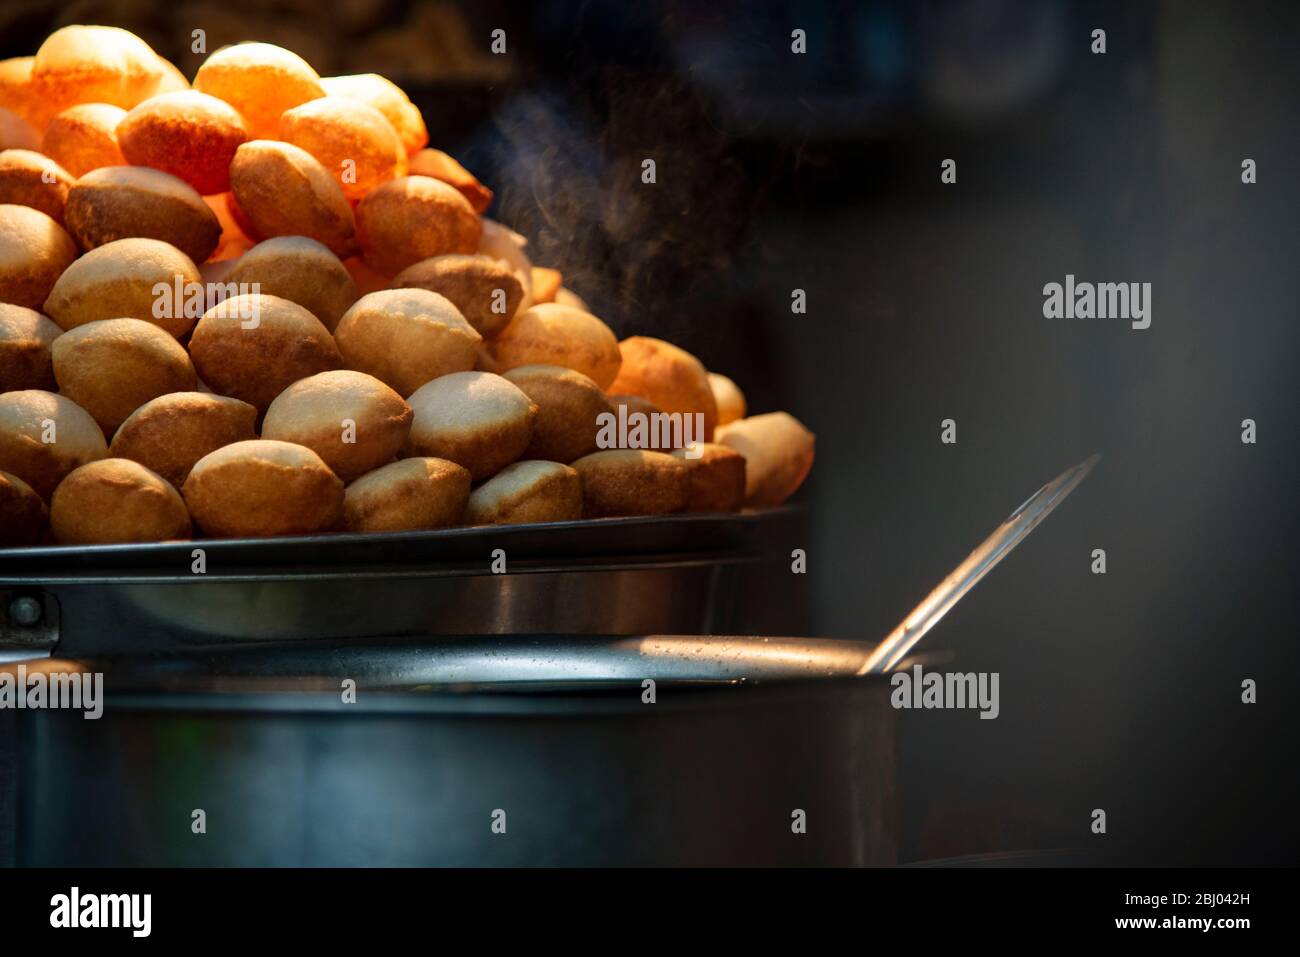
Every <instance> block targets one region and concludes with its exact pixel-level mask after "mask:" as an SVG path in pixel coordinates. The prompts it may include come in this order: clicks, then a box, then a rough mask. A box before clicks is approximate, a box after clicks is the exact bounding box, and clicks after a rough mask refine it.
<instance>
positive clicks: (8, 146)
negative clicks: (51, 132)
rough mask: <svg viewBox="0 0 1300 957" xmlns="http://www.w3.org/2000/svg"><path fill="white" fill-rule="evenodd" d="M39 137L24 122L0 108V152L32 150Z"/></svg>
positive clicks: (38, 142)
mask: <svg viewBox="0 0 1300 957" xmlns="http://www.w3.org/2000/svg"><path fill="white" fill-rule="evenodd" d="M40 145H41V135H40V134H39V133H37V132H36V130H35V128H34V127H32V125H31V124H29V123H28V122H27V121H26V120H24V119H23V118H22V117H21V116H19V115H18V114H17V113H13V112H11V111H9V110H6V109H5V108H4V107H2V106H0V150H34V149H39V148H40Z"/></svg>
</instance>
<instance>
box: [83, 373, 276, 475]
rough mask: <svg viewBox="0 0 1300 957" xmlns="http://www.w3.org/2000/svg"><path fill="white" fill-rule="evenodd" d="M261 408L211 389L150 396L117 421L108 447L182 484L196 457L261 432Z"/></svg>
mask: <svg viewBox="0 0 1300 957" xmlns="http://www.w3.org/2000/svg"><path fill="white" fill-rule="evenodd" d="M256 424H257V409H255V408H253V407H252V406H251V405H249V404H248V403H247V402H242V401H240V400H239V399H232V398H230V397H229V396H225V395H213V394H212V393H210V392H170V393H168V394H167V395H160V396H158V398H156V399H150V400H149V401H148V402H146V403H145V404H144V405H142V406H140V408H138V409H136V410H135V411H134V412H132V413H131V414H130V415H129V416H127V418H126V421H125V422H123V423H122V424H121V425H120V426H118V429H117V432H116V433H115V434H114V435H113V441H112V443H111V444H110V445H109V447H108V452H109V454H110V455H112V456H113V457H114V458H122V459H130V460H131V461H133V462H139V463H140V464H141V465H143V466H145V467H146V468H150V469H153V471H155V472H157V473H158V474H159V475H161V476H162V477H163V478H165V479H166V480H167V481H169V482H171V483H172V484H173V485H175V486H176V487H177V488H180V487H181V486H182V485H184V484H185V479H186V478H188V477H189V474H190V469H192V468H193V467H194V463H195V462H197V461H198V460H199V459H201V458H203V456H205V455H207V454H208V453H209V452H215V451H216V450H217V449H219V448H221V447H222V446H223V445H230V444H231V443H232V442H243V441H245V440H247V439H255V438H257V430H256Z"/></svg>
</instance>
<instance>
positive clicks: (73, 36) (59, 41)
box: [32, 25, 165, 115]
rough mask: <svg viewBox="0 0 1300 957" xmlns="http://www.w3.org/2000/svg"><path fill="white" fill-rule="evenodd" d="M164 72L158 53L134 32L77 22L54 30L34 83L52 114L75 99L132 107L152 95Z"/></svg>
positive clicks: (36, 66) (34, 69)
mask: <svg viewBox="0 0 1300 957" xmlns="http://www.w3.org/2000/svg"><path fill="white" fill-rule="evenodd" d="M164 75H165V73H164V70H163V67H162V63H161V62H160V60H159V58H158V54H156V53H154V51H153V50H152V49H150V47H149V44H147V43H145V42H144V41H143V40H141V39H140V38H139V37H138V36H136V35H135V34H133V33H129V32H127V31H126V30H121V29H118V28H117V27H99V26H82V25H74V26H67V27H63V28H62V29H60V30H55V31H54V32H53V33H51V34H50V35H49V36H48V37H47V38H46V39H45V42H44V43H42V44H41V47H40V49H39V50H37V51H36V60H35V62H34V63H33V64H32V87H33V92H34V93H36V94H37V96H39V98H40V100H41V102H42V103H43V104H44V107H45V110H46V111H47V115H53V114H55V113H58V112H59V111H60V110H65V109H67V108H68V107H69V106H72V105H73V104H76V103H110V104H112V105H113V106H120V107H122V108H123V109H126V110H129V109H130V108H131V107H133V106H135V105H136V104H137V103H139V102H140V101H141V100H143V99H146V98H147V97H150V96H152V95H153V94H154V93H155V92H156V91H157V89H158V85H159V83H161V82H162V79H163V77H164Z"/></svg>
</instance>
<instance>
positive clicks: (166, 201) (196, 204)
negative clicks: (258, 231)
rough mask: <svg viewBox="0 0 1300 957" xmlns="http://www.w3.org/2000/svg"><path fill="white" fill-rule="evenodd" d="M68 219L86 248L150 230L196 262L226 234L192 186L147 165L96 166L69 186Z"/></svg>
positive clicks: (149, 233)
mask: <svg viewBox="0 0 1300 957" xmlns="http://www.w3.org/2000/svg"><path fill="white" fill-rule="evenodd" d="M63 221H64V223H65V224H66V225H67V228H68V232H69V233H70V234H71V235H72V237H73V238H74V239H76V240H77V242H78V243H79V244H80V245H81V248H82V249H87V250H89V249H94V248H95V247H96V246H103V245H104V244H105V243H111V242H113V240H115V239H126V238H127V237H128V236H145V237H148V238H149V239H161V240H162V241H163V242H165V243H171V244H172V245H173V246H175V247H176V248H177V249H179V250H180V251H181V252H183V253H184V254H185V255H187V256H189V257H190V259H192V260H194V261H195V262H196V263H201V262H203V261H204V260H205V259H207V258H208V256H209V255H211V253H212V251H213V250H214V249H216V248H217V242H218V240H219V239H220V238H221V224H220V223H218V222H217V217H216V216H215V215H213V213H212V210H210V209H208V206H207V204H206V203H204V202H203V197H202V196H200V195H199V194H198V193H197V192H195V191H194V188H193V187H192V186H190V185H189V184H188V183H186V182H184V181H183V180H179V179H177V178H176V177H175V176H171V175H169V174H167V173H164V172H162V171H161V170H156V169H149V168H148V167H145V166H105V167H102V168H101V169H95V170H91V171H90V172H89V173H87V174H86V175H85V176H83V177H81V179H79V180H77V181H76V182H75V183H73V184H72V188H71V189H70V190H68V202H67V204H66V205H65V206H64V208H63Z"/></svg>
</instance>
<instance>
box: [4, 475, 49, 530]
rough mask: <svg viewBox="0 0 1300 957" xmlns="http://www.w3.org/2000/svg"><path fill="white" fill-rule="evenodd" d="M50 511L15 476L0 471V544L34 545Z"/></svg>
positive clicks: (24, 483)
mask: <svg viewBox="0 0 1300 957" xmlns="http://www.w3.org/2000/svg"><path fill="white" fill-rule="evenodd" d="M48 517H49V510H48V509H47V508H46V507H45V502H43V501H42V500H41V497H40V496H39V495H37V494H36V491H35V490H34V489H33V488H32V487H31V486H30V485H28V484H27V483H26V482H24V481H23V480H22V479H20V478H19V477H18V476H17V475H11V474H10V473H8V472H0V545H34V544H36V542H37V541H39V539H40V537H41V533H42V532H44V531H45V521H46V519H47V518H48Z"/></svg>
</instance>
